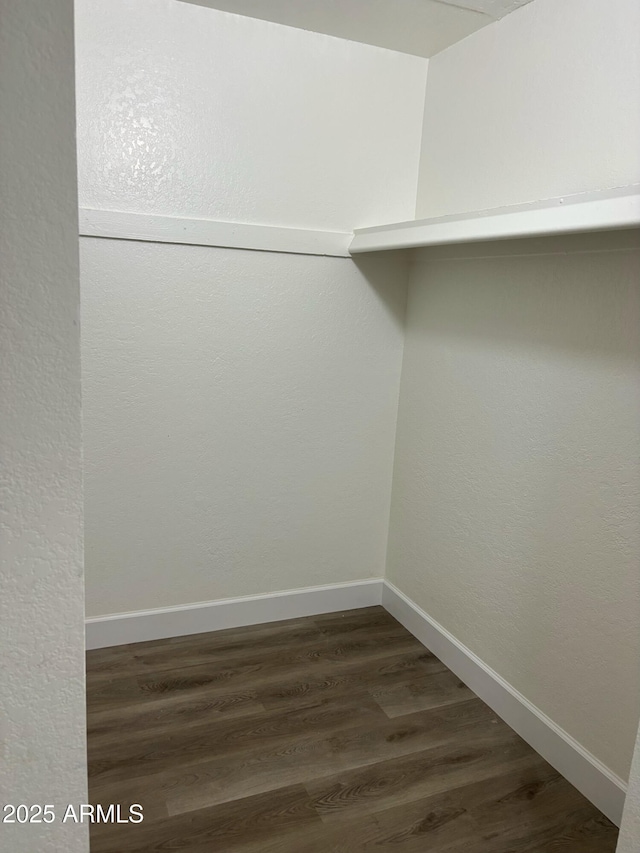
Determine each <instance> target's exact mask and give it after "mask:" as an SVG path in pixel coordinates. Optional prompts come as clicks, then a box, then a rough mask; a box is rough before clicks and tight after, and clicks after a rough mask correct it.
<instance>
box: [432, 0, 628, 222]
mask: <svg viewBox="0 0 640 853" xmlns="http://www.w3.org/2000/svg"><path fill="white" fill-rule="evenodd" d="M638 92H640V3H638V2H637V0H607V2H604V0H562V2H558V0H535V2H533V3H530V4H528V5H527V6H524V7H523V8H522V9H518V10H517V11H515V12H513V13H512V14H511V15H508V16H507V17H506V18H503V19H502V20H501V21H499V22H498V23H496V24H492V25H491V26H489V27H485V28H484V29H482V30H480V31H479V32H477V33H474V34H473V35H471V36H469V37H468V38H466V39H465V40H464V41H462V42H459V43H458V44H456V45H453V46H452V47H450V48H448V49H447V50H445V51H443V52H442V53H440V54H438V55H437V56H435V57H433V58H432V59H431V60H430V62H429V81H428V85H427V96H426V102H425V115H424V139H423V150H422V158H421V167H420V182H419V190H418V204H417V217H418V218H424V217H429V216H439V215H444V214H448V213H462V212H464V211H472V210H481V209H484V208H490V207H498V206H502V205H506V204H516V203H518V202H527V201H534V200H536V199H541V198H551V197H557V196H563V195H567V194H569V193H578V192H583V191H586V190H596V189H603V188H606V187H614V186H621V185H626V184H630V183H637V182H638V181H640V145H638V140H639V139H640V98H639V97H638Z"/></svg>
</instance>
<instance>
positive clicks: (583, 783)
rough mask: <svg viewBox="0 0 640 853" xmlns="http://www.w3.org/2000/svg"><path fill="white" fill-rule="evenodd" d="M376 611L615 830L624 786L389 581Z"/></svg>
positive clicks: (622, 803)
mask: <svg viewBox="0 0 640 853" xmlns="http://www.w3.org/2000/svg"><path fill="white" fill-rule="evenodd" d="M382 606H383V607H384V608H385V609H386V610H387V611H388V612H389V613H391V615H392V616H394V617H395V618H396V619H397V620H398V621H399V622H400V623H401V624H402V625H404V627H405V628H406V629H407V630H408V631H410V632H411V633H412V634H413V635H414V637H416V639H418V640H419V641H420V642H421V643H422V644H423V645H424V646H426V647H427V648H428V649H429V651H431V652H432V653H433V654H434V655H435V656H436V657H437V658H438V659H439V660H441V661H442V662H443V663H444V664H445V665H446V666H447V667H449V669H450V670H451V671H452V672H454V673H455V674H456V675H457V676H458V677H459V678H460V679H461V680H462V681H464V683H465V684H466V685H467V686H468V687H470V688H471V690H473V691H474V693H476V695H477V696H479V697H480V699H482V701H483V702H486V704H487V705H488V706H489V707H490V708H492V709H493V710H494V711H495V712H496V714H498V716H499V717H501V718H502V719H503V720H504V721H505V722H506V723H507V725H509V726H510V727H511V728H512V729H513V730H514V731H515V732H517V733H518V734H519V735H520V737H522V738H523V739H524V740H526V741H527V743H528V744H530V745H531V746H532V747H533V749H535V750H536V752H538V753H539V754H540V755H541V756H542V757H543V758H544V759H546V760H547V761H548V762H549V764H551V765H552V766H553V767H555V769H556V770H557V771H558V772H559V773H561V774H562V775H563V776H564V777H565V778H566V779H567V780H568V781H569V782H571V784H572V785H574V786H575V787H576V788H577V789H578V790H579V791H580V792H581V793H582V794H584V796H585V797H587V799H589V800H590V801H591V802H592V803H593V804H594V805H595V806H597V807H598V808H599V809H600V811H602V812H603V813H604V814H605V815H606V816H607V817H608V818H609V819H610V820H612V821H613V822H614V823H615V824H616V825H617V826H619V825H620V820H621V817H622V809H623V807H624V800H625V794H626V785H625V783H624V782H623V780H622V779H620V777H619V776H617V775H616V774H615V773H613V772H612V771H611V770H610V769H609V768H608V767H606V766H605V765H604V764H602V762H601V761H599V760H598V759H597V758H596V757H595V756H594V755H592V754H591V753H590V752H589V751H588V750H586V749H585V748H584V747H583V746H582V745H581V744H579V743H578V742H577V741H576V740H575V739H574V738H572V737H571V735H569V734H568V733H567V732H566V731H564V729H562V728H560V726H558V725H556V723H554V722H553V720H551V719H550V718H549V717H547V715H546V714H544V713H543V712H542V711H541V710H540V709H539V708H537V707H536V706H535V705H533V704H532V703H531V702H529V700H528V699H527V698H526V697H525V696H523V695H522V693H520V692H519V691H517V690H516V689H515V688H514V687H513V686H512V685H511V684H509V683H508V682H507V681H505V679H503V678H502V677H501V676H500V675H499V674H498V673H497V672H496V671H495V670H493V669H491V667H490V666H487V664H486V663H484V661H483V660H482V659H481V658H479V657H478V656H477V655H476V654H474V652H472V651H471V649H469V648H467V647H466V646H465V645H463V644H462V643H461V642H460V641H459V640H458V639H456V637H454V636H453V635H452V634H450V633H449V632H448V631H447V630H446V629H445V628H443V626H442V625H440V624H439V623H438V622H436V621H435V619H432V618H431V617H430V616H429V615H428V614H427V613H426V612H425V611H424V610H422V608H420V607H418V605H417V604H416V603H415V602H414V601H412V600H411V599H410V598H409V597H408V596H407V595H405V594H404V593H403V592H402V591H401V590H400V589H398V587H396V586H394V584H392V583H391V582H390V581H388V580H385V581H384V585H383V591H382Z"/></svg>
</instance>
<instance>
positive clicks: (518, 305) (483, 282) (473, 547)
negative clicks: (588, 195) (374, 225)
mask: <svg viewBox="0 0 640 853" xmlns="http://www.w3.org/2000/svg"><path fill="white" fill-rule="evenodd" d="M534 5H535V4H534ZM516 14H517V13H516ZM632 235H633V236H631V237H630V236H629V235H627V234H625V233H621V234H620V235H616V234H612V235H605V234H601V235H590V236H589V237H584V238H573V239H568V238H565V239H561V238H556V239H554V240H548V241H522V242H517V243H502V244H494V245H493V246H490V245H489V246H484V247H482V246H468V247H465V248H460V249H444V248H443V249H439V250H431V252H430V251H429V250H422V251H421V252H419V253H417V257H416V264H415V268H414V269H413V272H412V275H411V280H410V287H409V300H408V308H407V330H406V340H405V351H404V364H403V371H402V385H401V395H400V410H399V416H398V433H397V441H396V454H395V471H394V486H393V498H392V514H391V529H390V533H389V555H388V564H387V575H388V577H389V579H390V580H391V581H392V582H393V583H395V584H396V585H397V586H399V587H400V589H401V590H402V591H403V592H405V593H406V594H407V595H409V596H410V597H411V598H413V599H414V600H415V601H416V602H417V603H418V604H419V605H420V606H421V607H422V608H424V610H426V611H427V613H429V614H430V615H431V616H432V617H433V618H434V619H436V620H437V621H438V622H440V623H441V624H442V625H444V627H445V628H447V629H448V630H449V631H450V632H451V633H452V634H453V635H454V636H456V637H457V638H458V639H459V640H460V641H462V642H463V643H464V644H465V645H467V646H468V647H469V648H471V649H472V650H473V651H474V652H475V653H476V654H477V655H478V656H479V657H480V658H481V659H482V660H484V661H485V662H486V663H487V664H489V666H491V667H493V669H495V670H496V671H497V672H498V673H499V674H500V675H501V676H502V677H503V678H505V679H506V680H507V681H509V682H510V683H511V684H512V685H513V686H514V687H515V688H517V689H518V690H519V691H520V692H521V693H523V694H524V696H525V697H527V698H528V699H529V700H530V701H531V702H533V703H534V704H535V705H537V706H538V707H539V708H540V709H541V710H542V711H543V712H544V713H546V714H547V715H548V716H549V717H551V719H552V720H554V721H555V723H557V724H558V725H560V726H561V727H562V728H564V729H565V730H566V731H567V732H568V733H569V734H570V735H572V736H573V737H574V738H575V739H576V740H577V741H578V742H579V743H581V744H582V745H583V746H584V747H585V748H586V749H588V750H590V751H591V752H592V753H593V754H594V755H595V756H596V757H597V758H599V759H600V760H601V761H602V762H604V764H605V765H607V766H608V767H609V768H611V769H612V770H613V771H614V772H615V773H617V774H618V775H619V776H621V777H622V778H626V776H627V774H628V771H629V765H630V761H631V754H632V750H633V743H634V739H635V734H636V730H637V725H638V715H639V712H640V707H639V704H638V686H639V682H640V672H639V670H638V660H639V659H640V577H639V573H638V552H639V551H640V494H639V484H640V465H639V461H638V460H639V458H640V436H639V434H638V423H639V421H640V391H639V387H640V385H639V380H640V363H639V362H640V358H639V356H640V352H639V350H640V339H639V338H638V334H637V330H638V327H639V324H640V244H639V242H638V232H635V234H633V232H632ZM625 246H627V247H628V246H635V247H636V248H635V249H633V250H631V249H624V248H623V247H625ZM596 249H599V250H598V251H596ZM501 253H502V255H503V256H500V255H501ZM485 256H486V257H485Z"/></svg>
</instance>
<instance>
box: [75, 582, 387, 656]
mask: <svg viewBox="0 0 640 853" xmlns="http://www.w3.org/2000/svg"><path fill="white" fill-rule="evenodd" d="M381 602H382V578H370V579H367V580H362V581H353V582H351V583H336V584H330V585H328V586H313V587H307V588H305V589H288V590H284V591H283V592H274V593H268V594H265V595H248V596H244V597H243V598H224V599H220V600H219V601H205V602H199V603H198V604H185V605H181V606H178V607H163V608H161V609H159V610H140V611H137V612H132V613H116V614H114V615H112V616H99V617H97V618H93V619H87V620H86V646H87V649H102V648H105V647H106V646H120V645H124V644H126V643H142V642H144V641H146V640H162V639H166V638H168V637H180V636H183V635H184V636H186V635H187V634H200V633H204V632H206V631H220V630H222V629H224V628H240V627H243V626H245V625H260V624H262V623H264V622H279V621H281V620H283V619H296V618H300V617H302V616H317V615H318V614H320V613H335V612H337V611H339V610H355V609H356V608H359V607H372V606H373V605H376V604H381Z"/></svg>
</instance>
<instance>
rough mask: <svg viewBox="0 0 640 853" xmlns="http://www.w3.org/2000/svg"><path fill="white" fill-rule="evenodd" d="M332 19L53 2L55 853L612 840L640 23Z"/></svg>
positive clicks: (467, 7) (605, 19) (522, 16)
mask: <svg viewBox="0 0 640 853" xmlns="http://www.w3.org/2000/svg"><path fill="white" fill-rule="evenodd" d="M333 5H334V6H335V7H336V8H334V9H333V12H332V11H331V8H330V7H331V4H328V3H323V4H315V3H313V4H312V3H309V4H300V3H296V2H291V3H286V2H282V3H278V2H275V0H274V2H265V3H263V4H258V3H251V2H248V0H247V2H242V0H237V2H231V0H229V2H222V0H221V1H220V2H216V0H202V3H195V2H181V0H109V2H104V0H77V2H76V20H75V42H76V87H77V88H76V100H77V151H78V176H79V177H78V182H79V206H80V217H79V218H80V270H81V275H80V280H81V330H82V331H81V334H82V393H83V435H84V477H85V549H86V552H85V559H86V616H87V624H86V630H87V647H88V649H89V650H90V651H89V656H88V662H89V663H88V694H87V695H88V707H89V773H90V777H89V778H90V790H91V786H93V792H92V793H93V794H95V795H96V796H98V795H99V796H100V797H101V798H102V800H104V801H105V802H106V801H109V802H116V801H117V800H116V799H113V798H114V797H116V798H117V797H118V796H119V797H120V798H121V801H122V802H123V803H124V802H125V800H126V802H127V803H129V802H131V803H135V802H141V800H139V799H137V797H139V796H141V795H142V794H144V792H145V791H146V797H147V799H146V800H145V803H147V805H146V809H147V812H146V817H145V822H144V825H143V827H142V828H136V827H134V826H129V827H126V828H125V829H122V830H119V829H118V827H102V828H100V827H97V828H96V829H95V830H94V835H93V849H94V850H95V851H98V852H99V851H104V853H110V851H115V850H119V851H125V850H127V851H133V850H140V851H142V850H156V849H158V850H159V849H165V848H164V847H162V846H161V845H162V844H164V843H168V842H167V838H170V839H173V840H174V841H175V843H176V844H178V842H179V840H180V839H182V841H181V842H180V843H183V844H184V845H186V846H185V847H184V849H185V850H189V851H194V852H195V853H199V851H201V850H202V851H205V850H210V849H216V850H224V851H228V853H236V851H237V853H249V851H254V850H255V851H267V853H268V851H271V850H273V851H276V850H279V851H288V850H291V851H293V850H295V851H296V853H304V851H308V853H320V851H326V853H334V851H335V853H347V851H348V853H360V851H362V853H364V851H370V850H373V849H376V850H380V851H385V850H396V849H397V850H399V851H405V850H406V851H407V853H413V851H419V850H426V849H429V850H432V851H434V853H437V851H440V850H442V851H450V853H454V851H459V850H460V851H462V850H466V851H474V853H475V851H476V850H477V851H478V853H485V851H486V853H501V851H515V850H523V851H525V850H527V851H528V850H532V851H533V850H535V851H536V853H545V852H546V851H555V850H560V849H562V850H565V849H566V851H567V853H578V851H580V853H591V851H594V853H595V851H603V853H606V851H613V850H614V849H615V844H616V834H617V831H616V829H615V826H614V825H615V824H619V823H620V819H621V814H622V809H623V805H624V799H625V792H626V786H627V781H628V779H629V774H630V767H631V762H632V756H633V750H634V742H635V738H636V733H637V731H638V719H639V717H640V701H639V690H638V688H639V686H640V669H639V667H638V660H639V659H640V573H639V572H638V553H639V550H640V525H639V523H638V522H639V518H640V489H639V484H640V471H639V469H638V460H639V458H640V453H639V451H640V437H639V430H638V424H639V423H640V396H639V393H638V379H639V374H640V335H639V334H638V329H639V328H640V232H639V230H638V226H639V225H640V100H639V98H638V93H639V92H640V58H639V57H640V49H639V43H638V33H640V7H639V6H638V4H637V2H636V0H615V2H604V0H563V2H562V3H560V2H558V0H532V2H524V3H506V2H505V3H491V2H486V3H481V2H478V3H468V4H465V3H463V4H453V3H451V4H449V3H442V2H436V0H424V2H423V3H413V2H410V0H404V2H402V3H395V2H392V0H388V3H386V4H385V3H382V2H381V3H377V4H373V3H365V2H357V0H345V2H344V4H342V5H341V4H333ZM338 7H339V9H338ZM392 7H393V8H392ZM462 7H464V8H462ZM513 7H518V8H513ZM385 10H386V11H385ZM383 11H384V14H385V15H386V17H384V16H383ZM507 12H508V14H507ZM419 15H426V16H427V18H428V20H427V18H425V21H424V22H423V23H420V22H421V21H422V18H420V17H419ZM376 16H378V17H376ZM416 16H418V17H416ZM336 21H337V22H338V23H336ZM398 21H400V23H398ZM394 667H395V669H394ZM390 673H391V674H390ZM225 679H228V684H226V683H225ZM349 679H351V681H350V680H349ZM322 684H325V686H326V685H331V687H332V689H326V690H325V689H321V685H322ZM296 685H297V687H296ZM304 685H307V686H306V687H304ZM314 685H315V686H314ZM198 703H200V704H198ZM194 708H196V710H195V711H194ZM189 709H191V710H189ZM172 715H173V716H172ZM301 720H302V722H301ZM172 721H173V722H172ZM455 726H458V727H459V731H460V732H461V733H460V735H459V738H461V740H457V739H456V738H458V735H454V734H453V732H454V727H455ZM216 727H221V728H216ZM220 732H221V733H220ZM257 732H261V733H262V736H263V737H264V741H261V742H260V743H259V744H258V745H256V744H255V743H254V740H255V738H256V737H257V734H256V733H257ZM314 732H315V736H316V738H320V734H319V733H322V732H324V733H325V734H324V735H323V737H324V741H323V744H324V746H323V747H322V749H320V747H318V750H319V752H314V750H313V749H312V748H311V747H308V739H309V738H312V736H314ZM416 732H417V733H416ZM472 732H476V734H473V735H472ZM270 737H272V738H273V740H272V741H271V740H269V738H270ZM403 737H406V738H408V741H409V742H410V745H409V746H407V747H406V748H405V747H403V746H402V745H401V744H402V742H403ZM252 738H253V740H252ZM430 738H431V740H430ZM465 738H466V740H465ZM474 738H475V739H474ZM314 743H316V741H314ZM327 743H331V744H333V747H332V750H329V752H328V751H327V750H328V749H329V747H327ZM141 744H142V746H141ZM176 744H178V745H179V748H178V747H176ZM233 744H236V745H238V746H237V748H238V749H241V750H244V751H243V752H242V760H241V758H240V757H239V754H236V753H235V752H234V751H233V749H235V748H236V747H235V746H232V745H233ZM305 744H307V747H308V749H307V747H305ZM461 744H462V746H461ZM174 747H176V750H177V752H171V750H172V749H174ZM305 749H307V751H305ZM180 750H182V753H180ZM251 750H257V751H256V752H252V751H251ZM322 750H324V751H322ZM367 750H368V752H367ZM430 750H431V752H429V751H430ZM447 750H453V752H448V751H447ZM455 750H458V752H456V751H455ZM465 750H466V751H465ZM474 750H476V751H477V753H478V754H477V755H476V752H474ZM483 750H484V751H483ZM297 751H299V753H300V755H301V756H302V758H299V760H298V763H297V764H296V763H295V761H296V759H295V756H296V753H297ZM284 753H286V756H285V757H283V754H284ZM427 753H429V755H427ZM169 754H170V755H171V758H170V759H169V758H168V757H167V756H169ZM469 755H471V758H469ZM487 755H490V756H491V761H489V759H488V758H487ZM131 756H137V757H138V758H136V761H137V763H135V762H133V761H132V760H131ZM145 756H146V757H145ZM176 756H177V757H176ZM465 756H466V758H465ZM138 759H139V760H138ZM154 761H155V762H156V763H155V764H154ZM127 762H128V763H127ZM172 762H173V763H172ZM278 762H279V763H278ZM385 762H386V763H385ZM394 762H395V763H394ZM402 762H406V763H402ZM411 762H413V764H412V763H411ZM420 762H422V763H420ZM456 762H458V763H462V764H463V765H464V766H465V767H467V765H468V764H470V765H472V766H471V769H469V768H468V767H467V770H465V771H464V772H462V771H459V775H455V774H454V773H453V771H451V766H452V765H453V764H456ZM465 762H467V764H465ZM483 762H484V763H483ZM496 762H497V764H496ZM501 762H502V763H501ZM527 762H528V763H527ZM382 765H384V767H383V766H382ZM456 766H457V765H456ZM239 767H241V768H244V769H243V770H242V774H241V775H239V774H240V770H239V769H238V768H239ZM303 767H307V768H308V772H306V773H305V772H304V770H303V769H302V768H303ZM434 767H435V768H436V769H434ZM525 767H526V768H528V769H523V768H525ZM532 767H533V768H535V773H534V774H533V776H531V775H529V776H527V773H529V771H530V770H531V768H532ZM176 768H178V769H176ZM407 768H408V769H407ZM411 768H413V769H411ZM438 768H439V769H438ZM531 772H533V771H531ZM376 773H378V774H379V775H376ZM394 773H395V774H396V775H394ZM456 773H458V771H456ZM367 774H368V775H367ZM398 774H400V776H402V777H403V778H405V779H409V781H410V784H409V782H407V787H406V789H405V788H403V787H402V786H401V785H399V783H398V785H396V782H397V777H398ZM412 774H413V775H412ZM483 774H484V775H483ZM536 774H537V775H536ZM125 777H126V779H127V781H126V785H125V783H124V781H123V780H124V778H125ZM136 779H137V780H138V782H139V785H138V786H137V787H136V781H135V780H136ZM188 779H192V780H195V781H193V784H190V783H189V784H188V783H187V781H185V780H188ZM443 780H444V781H443ZM487 780H491V783H489V781H487ZM496 780H497V781H496ZM145 785H146V786H147V787H146V788H145ZM491 785H494V787H491ZM123 786H124V787H123ZM181 786H182V787H181ZM412 786H413V787H412ZM527 786H528V787H527ZM554 786H555V787H554ZM125 787H126V792H125V791H124V788H125ZM170 789H171V790H170ZM487 791H488V792H489V793H487ZM141 792H142V793H141ZM465 792H466V793H465ZM514 792H515V793H514ZM545 792H546V793H545ZM108 796H110V797H111V798H112V799H110V800H105V797H108ZM483 796H487V797H489V796H491V797H493V799H492V800H491V802H489V801H488V800H483V799H482V797H483ZM514 798H515V799H514ZM529 802H530V803H531V804H532V805H527V804H528V803H529ZM153 803H155V806H153V805H152V804H153ZM514 803H515V806H514V805H513V804H514ZM496 804H497V805H496ZM507 804H510V805H509V807H510V808H511V811H510V812H509V813H508V815H507V816H506V817H505V815H506V814H507ZM154 808H155V811H154ZM527 809H528V810H527ZM487 814H488V815H489V817H486V815H487ZM430 816H431V817H430ZM172 820H173V821H175V822H174V823H173V824H172V823H171V821H172ZM483 821H484V822H483ZM536 821H537V823H536ZM563 821H565V822H564V823H563ZM158 827H160V829H158ZM211 827H215V829H211ZM416 827H418V829H416ZM117 832H120V835H117V834H115V833H117ZM136 833H138V834H136ZM154 833H155V834H154ZM162 833H165V834H164V835H163V834H162ZM167 833H168V835H167ZM447 833H449V834H447ZM456 833H458V834H456ZM518 833H520V834H518ZM536 833H538V834H536ZM545 833H546V834H545ZM118 839H119V840H118ZM185 839H186V840H185ZM562 839H564V841H562ZM171 843H173V842H171ZM562 844H565V845H566V847H565V846H562ZM136 845H138V846H136ZM145 845H146V846H145ZM154 845H155V846H154ZM207 845H208V846H207ZM376 845H377V846H376ZM421 845H422V846H421ZM425 845H426V846H425ZM429 845H431V846H429ZM474 845H475V846H474ZM527 845H529V846H527ZM536 845H537V846H536ZM558 845H560V846H558ZM629 850H631V848H629ZM625 853H626V851H625Z"/></svg>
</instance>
